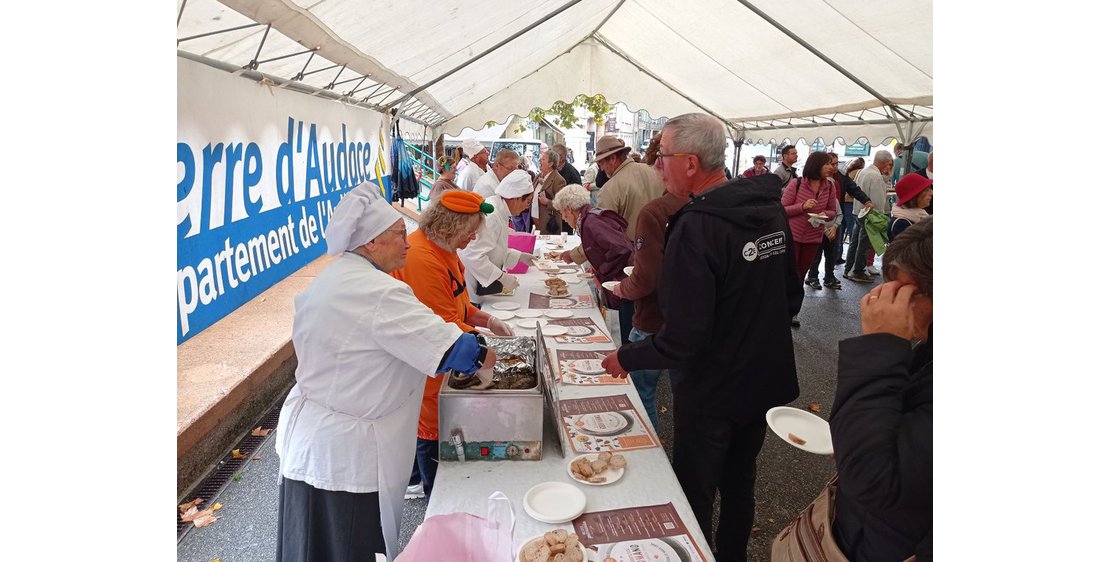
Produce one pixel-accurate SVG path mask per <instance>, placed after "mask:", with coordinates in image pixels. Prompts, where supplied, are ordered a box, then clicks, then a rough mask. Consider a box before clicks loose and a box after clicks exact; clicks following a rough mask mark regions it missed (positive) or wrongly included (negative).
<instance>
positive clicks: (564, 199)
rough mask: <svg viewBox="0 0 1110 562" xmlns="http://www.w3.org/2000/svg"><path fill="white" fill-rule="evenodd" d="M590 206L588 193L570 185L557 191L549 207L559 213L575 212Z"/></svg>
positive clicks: (573, 184) (576, 185) (580, 187)
mask: <svg viewBox="0 0 1110 562" xmlns="http://www.w3.org/2000/svg"><path fill="white" fill-rule="evenodd" d="M589 204H590V192H589V191H586V188H584V187H582V186H581V185H578V184H576V183H572V184H570V185H568V186H566V187H564V188H562V189H560V190H559V193H556V194H555V198H554V199H552V200H551V206H552V207H555V210H556V211H559V212H560V213H561V212H563V211H577V210H579V209H581V208H582V207H585V206H586V205H589Z"/></svg>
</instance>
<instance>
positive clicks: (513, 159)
mask: <svg viewBox="0 0 1110 562" xmlns="http://www.w3.org/2000/svg"><path fill="white" fill-rule="evenodd" d="M494 161H495V162H497V163H498V164H501V165H502V166H505V167H506V168H516V167H517V166H518V165H520V155H519V154H517V153H516V151H515V150H513V149H511V148H502V149H501V150H500V151H498V152H497V159H496V160H494Z"/></svg>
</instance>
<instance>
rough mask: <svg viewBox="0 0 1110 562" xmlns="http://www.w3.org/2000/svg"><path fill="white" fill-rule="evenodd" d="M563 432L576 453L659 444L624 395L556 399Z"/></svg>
mask: <svg viewBox="0 0 1110 562" xmlns="http://www.w3.org/2000/svg"><path fill="white" fill-rule="evenodd" d="M559 416H560V419H562V420H563V423H562V427H563V433H564V434H565V435H566V437H567V439H568V441H569V443H570V444H571V448H573V449H574V452H576V453H597V452H600V451H610V452H624V451H634V450H636V449H650V448H652V447H658V446H659V442H658V441H657V440H656V438H655V434H654V433H653V432H652V431H651V430H650V429H648V425H647V423H645V422H644V420H643V418H641V417H640V414H639V413H637V412H636V408H635V407H634V406H633V405H632V401H631V400H630V399H629V397H628V396H627V395H625V394H614V395H611V396H593V397H590V398H576V399H563V400H560V401H559Z"/></svg>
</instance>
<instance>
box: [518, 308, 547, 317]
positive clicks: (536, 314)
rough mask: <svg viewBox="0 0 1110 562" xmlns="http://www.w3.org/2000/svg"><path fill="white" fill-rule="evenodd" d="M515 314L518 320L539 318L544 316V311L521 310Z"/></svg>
mask: <svg viewBox="0 0 1110 562" xmlns="http://www.w3.org/2000/svg"><path fill="white" fill-rule="evenodd" d="M513 314H515V315H516V317H517V318H539V317H540V316H543V311H541V310H532V309H520V310H517V311H515V312H513Z"/></svg>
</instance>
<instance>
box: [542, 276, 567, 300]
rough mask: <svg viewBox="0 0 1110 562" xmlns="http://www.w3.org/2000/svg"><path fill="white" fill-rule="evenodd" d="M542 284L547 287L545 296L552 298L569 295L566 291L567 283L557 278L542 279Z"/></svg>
mask: <svg viewBox="0 0 1110 562" xmlns="http://www.w3.org/2000/svg"><path fill="white" fill-rule="evenodd" d="M543 284H544V285H547V294H548V295H551V296H553V297H565V296H567V295H569V294H570V291H569V290H567V282H566V281H564V280H562V279H559V278H558V277H549V278H547V279H544V280H543Z"/></svg>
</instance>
